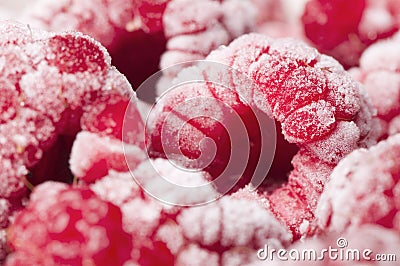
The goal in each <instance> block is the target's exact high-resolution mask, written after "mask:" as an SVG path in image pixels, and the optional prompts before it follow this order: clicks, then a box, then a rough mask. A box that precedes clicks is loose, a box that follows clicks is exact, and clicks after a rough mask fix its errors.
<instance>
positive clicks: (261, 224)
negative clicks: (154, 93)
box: [92, 159, 291, 265]
mask: <svg viewBox="0 0 400 266" xmlns="http://www.w3.org/2000/svg"><path fill="white" fill-rule="evenodd" d="M160 160H161V159H158V160H157V162H155V163H156V164H158V165H159V167H160V168H159V169H160V170H161V171H164V174H166V175H168V173H167V172H168V170H167V168H166V167H165V164H166V163H168V162H167V161H164V162H162V161H160ZM163 166H164V167H163ZM139 168H140V167H139ZM146 169H148V167H146ZM170 170H171V172H170V175H169V176H170V177H174V176H175V178H176V174H177V173H178V172H177V169H176V168H175V169H174V168H173V167H170ZM139 172H141V173H142V175H143V174H145V173H144V172H143V171H139ZM139 172H137V173H139ZM183 174H184V172H182V173H181V175H183ZM149 177H150V176H149ZM176 180H178V178H176ZM92 189H93V190H94V191H96V193H98V194H99V195H100V196H101V197H102V198H105V199H106V200H109V201H111V202H113V203H114V204H116V205H118V206H120V208H121V210H122V213H123V221H124V226H125V227H124V228H126V230H127V231H129V232H131V234H132V235H133V237H134V238H135V239H137V240H138V241H135V242H134V245H135V250H136V253H135V254H136V257H135V258H134V261H137V262H138V263H139V264H140V265H157V263H162V264H163V265H187V264H192V263H198V265H202V264H203V263H206V261H207V262H208V264H209V265H232V263H233V264H235V265H243V264H244V263H248V262H249V261H251V260H253V259H254V256H256V250H257V249H258V248H260V247H262V246H263V245H264V244H265V243H267V244H270V245H271V246H273V247H275V248H281V247H283V246H287V245H288V244H289V243H290V241H291V235H290V233H289V232H288V231H287V229H285V227H284V226H282V225H281V224H279V222H278V221H277V220H276V219H275V217H274V216H273V215H272V214H271V213H270V212H269V211H268V210H267V209H266V208H265V207H264V206H262V205H261V204H259V203H258V202H257V201H255V200H252V199H246V198H240V197H237V196H236V197H226V198H223V199H220V200H218V201H216V202H213V203H210V204H208V205H204V206H201V207H195V208H178V207H172V208H171V207H170V206H167V205H161V204H160V203H159V202H158V201H154V200H153V199H152V198H149V197H148V196H147V195H145V194H143V192H142V191H141V190H140V189H139V188H138V187H137V186H136V185H135V184H134V183H132V182H131V176H130V174H129V173H123V174H117V173H112V174H110V175H109V176H108V177H105V178H103V179H102V180H100V181H98V182H97V183H95V184H94V185H92ZM175 192H176V191H164V193H170V194H171V195H172V196H175V195H176V194H175ZM188 196H189V195H188ZM192 197H196V195H192ZM196 265H197V264H196Z"/></svg>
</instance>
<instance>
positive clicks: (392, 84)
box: [351, 35, 400, 138]
mask: <svg viewBox="0 0 400 266" xmlns="http://www.w3.org/2000/svg"><path fill="white" fill-rule="evenodd" d="M399 44H400V35H396V36H395V37H393V38H391V39H388V40H385V41H380V42H377V43H375V44H373V45H371V46H370V47H369V48H368V49H366V50H365V51H364V53H363V55H362V56H361V59H360V67H359V68H354V69H352V70H351V71H352V73H353V76H354V77H355V78H356V79H357V80H358V81H360V82H361V83H363V84H364V86H365V89H366V91H367V93H368V96H369V97H370V98H371V102H372V105H373V106H374V107H375V108H376V110H377V116H378V119H379V122H380V124H381V125H382V129H381V138H386V137H387V136H388V135H394V134H396V133H398V132H400V130H399V129H398V127H397V126H396V124H397V122H396V121H397V119H396V117H398V116H399V115H400V104H399V102H400V74H399V69H400V64H399V62H400V53H399V50H398V46H399Z"/></svg>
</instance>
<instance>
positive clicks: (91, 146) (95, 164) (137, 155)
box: [69, 131, 146, 183]
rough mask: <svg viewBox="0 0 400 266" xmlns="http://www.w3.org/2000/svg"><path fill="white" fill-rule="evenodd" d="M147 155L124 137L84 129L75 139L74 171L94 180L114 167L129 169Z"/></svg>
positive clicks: (116, 169)
mask: <svg viewBox="0 0 400 266" xmlns="http://www.w3.org/2000/svg"><path fill="white" fill-rule="evenodd" d="M145 158H146V155H145V153H144V151H143V150H142V149H141V148H139V147H138V146H135V145H129V144H123V143H122V142H121V141H120V140H118V139H114V138H112V137H107V136H99V135H98V134H95V133H90V132H87V131H82V132H80V133H78V135H77V136H76V139H75V141H74V144H73V147H72V151H71V157H70V160H69V163H70V167H71V171H72V173H73V174H74V175H75V176H76V177H77V178H79V179H80V180H82V181H85V182H87V183H91V182H93V181H95V180H97V179H100V178H102V177H103V176H106V175H107V174H108V172H109V171H110V170H111V169H112V170H115V171H119V172H126V171H128V170H129V167H132V168H133V167H134V166H135V165H138V164H139V163H140V162H141V161H143V160H144V159H145Z"/></svg>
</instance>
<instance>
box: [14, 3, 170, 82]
mask: <svg viewBox="0 0 400 266" xmlns="http://www.w3.org/2000/svg"><path fill="white" fill-rule="evenodd" d="M163 2H164V3H163ZM164 6H165V1H161V2H160V1H153V0H141V1H132V0H129V1H115V0H113V1H109V0H107V1H102V0H90V1H86V2H84V3H83V2H81V1H78V0H72V1H58V2H54V1H48V0H41V1H37V2H36V3H34V4H33V6H32V8H29V9H28V10H26V12H24V13H23V14H22V16H21V17H20V19H21V20H22V21H24V22H27V23H29V24H30V25H33V26H35V27H38V28H42V29H46V30H49V31H55V32H62V31H65V30H73V31H79V32H82V33H84V34H88V35H90V36H92V37H93V38H95V39H96V40H98V41H99V42H101V43H102V45H104V46H105V47H106V48H107V50H108V51H109V52H110V54H111V56H112V58H113V64H114V65H115V66H117V67H118V69H119V70H120V71H121V72H123V73H124V74H125V75H127V77H128V79H129V81H130V82H131V84H132V86H133V87H137V86H139V85H140V84H141V83H142V82H143V81H144V80H145V79H147V77H148V76H150V75H151V74H153V73H154V72H155V71H157V70H158V64H159V57H160V55H161V54H162V53H163V52H164V50H165V38H164V36H163V33H162V31H160V27H159V25H160V24H161V22H160V20H161V18H159V16H160V13H159V12H161V13H162V10H163V8H164ZM139 20H140V21H141V23H140V25H137V21H139ZM143 30H145V31H146V32H144V31H143ZM132 62H142V63H141V64H132Z"/></svg>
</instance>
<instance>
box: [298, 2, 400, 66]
mask: <svg viewBox="0 0 400 266" xmlns="http://www.w3.org/2000/svg"><path fill="white" fill-rule="evenodd" d="M393 2H394V1H392V0H384V1H376V0H356V1H345V0H340V1H332V0H312V1H309V2H307V4H306V7H305V11H304V14H303V16H302V22H303V26H304V31H305V34H306V36H307V37H308V38H309V39H310V40H311V41H312V42H313V43H314V44H315V46H316V47H317V48H318V49H319V50H320V51H321V52H323V53H327V54H329V55H332V56H334V57H335V58H336V59H338V60H339V61H340V62H341V63H342V64H343V65H344V66H345V67H351V66H355V65H358V62H359V58H360V56H361V54H362V52H363V50H364V49H365V48H367V47H368V46H369V45H371V44H372V43H373V42H375V41H377V40H379V39H383V38H387V37H389V36H391V35H393V34H394V33H395V32H396V31H397V30H398V29H399V27H400V24H399V22H400V20H399V17H400V12H399V10H400V9H399V8H397V6H395V5H394V4H393Z"/></svg>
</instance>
